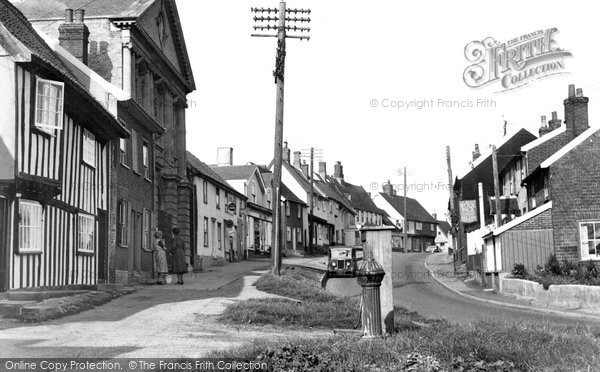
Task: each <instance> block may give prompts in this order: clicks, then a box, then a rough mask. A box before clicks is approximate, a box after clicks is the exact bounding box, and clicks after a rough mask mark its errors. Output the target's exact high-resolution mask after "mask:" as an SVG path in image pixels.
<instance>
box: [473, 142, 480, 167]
mask: <svg viewBox="0 0 600 372" xmlns="http://www.w3.org/2000/svg"><path fill="white" fill-rule="evenodd" d="M472 154H473V163H474V162H475V160H477V159H479V157H480V156H481V152H480V151H479V144H477V143H476V144H475V150H474V151H473V152H472Z"/></svg>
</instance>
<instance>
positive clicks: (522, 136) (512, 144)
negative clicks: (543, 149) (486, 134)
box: [454, 129, 536, 200]
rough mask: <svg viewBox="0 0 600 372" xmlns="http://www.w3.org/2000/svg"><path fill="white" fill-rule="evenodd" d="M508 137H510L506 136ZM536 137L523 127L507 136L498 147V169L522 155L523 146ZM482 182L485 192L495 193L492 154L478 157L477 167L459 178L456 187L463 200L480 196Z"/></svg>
mask: <svg viewBox="0 0 600 372" xmlns="http://www.w3.org/2000/svg"><path fill="white" fill-rule="evenodd" d="M506 137H508V138H506ZM535 139H536V137H535V136H534V135H533V134H532V133H531V132H529V131H528V130H526V129H521V130H519V131H518V132H516V133H514V134H513V135H509V136H505V137H504V138H503V140H502V142H501V145H500V146H498V148H497V154H498V169H499V170H500V171H501V170H503V169H504V168H505V167H506V166H507V165H508V164H509V163H510V162H511V161H513V160H514V158H515V157H518V156H520V153H521V147H522V146H523V145H525V144H527V143H529V142H531V141H533V140H535ZM479 182H482V183H483V187H484V192H486V193H487V194H488V195H493V194H494V178H493V172H492V156H491V154H488V155H487V156H485V157H484V156H481V157H480V158H479V159H477V161H476V163H475V167H474V168H473V169H471V170H470V171H468V172H467V173H466V174H465V175H464V176H462V177H460V178H458V177H457V180H456V182H455V184H454V189H455V190H459V191H461V194H460V195H461V197H462V200H468V199H477V198H478V186H477V185H478V183H479Z"/></svg>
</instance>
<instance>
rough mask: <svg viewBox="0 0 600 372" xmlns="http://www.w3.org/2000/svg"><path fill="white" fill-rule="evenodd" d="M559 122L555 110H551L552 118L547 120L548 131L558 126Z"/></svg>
mask: <svg viewBox="0 0 600 372" xmlns="http://www.w3.org/2000/svg"><path fill="white" fill-rule="evenodd" d="M561 122H562V121H561V120H560V119H559V118H558V114H557V113H556V111H552V119H551V120H550V121H549V122H548V127H549V129H550V132H552V131H553V130H555V129H557V128H558V127H560V124H561Z"/></svg>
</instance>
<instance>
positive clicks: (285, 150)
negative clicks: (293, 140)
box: [282, 141, 290, 163]
mask: <svg viewBox="0 0 600 372" xmlns="http://www.w3.org/2000/svg"><path fill="white" fill-rule="evenodd" d="M282 159H283V161H285V162H288V163H289V162H290V149H289V148H288V143H287V141H285V142H284V143H283V154H282Z"/></svg>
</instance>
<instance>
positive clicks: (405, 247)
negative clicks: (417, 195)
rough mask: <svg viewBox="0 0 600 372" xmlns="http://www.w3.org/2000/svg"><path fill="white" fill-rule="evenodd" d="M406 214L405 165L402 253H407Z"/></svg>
mask: <svg viewBox="0 0 600 372" xmlns="http://www.w3.org/2000/svg"><path fill="white" fill-rule="evenodd" d="M407 228H408V216H407V215H406V167H404V228H403V229H402V230H403V232H404V253H408V249H407V248H408V231H407Z"/></svg>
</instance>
